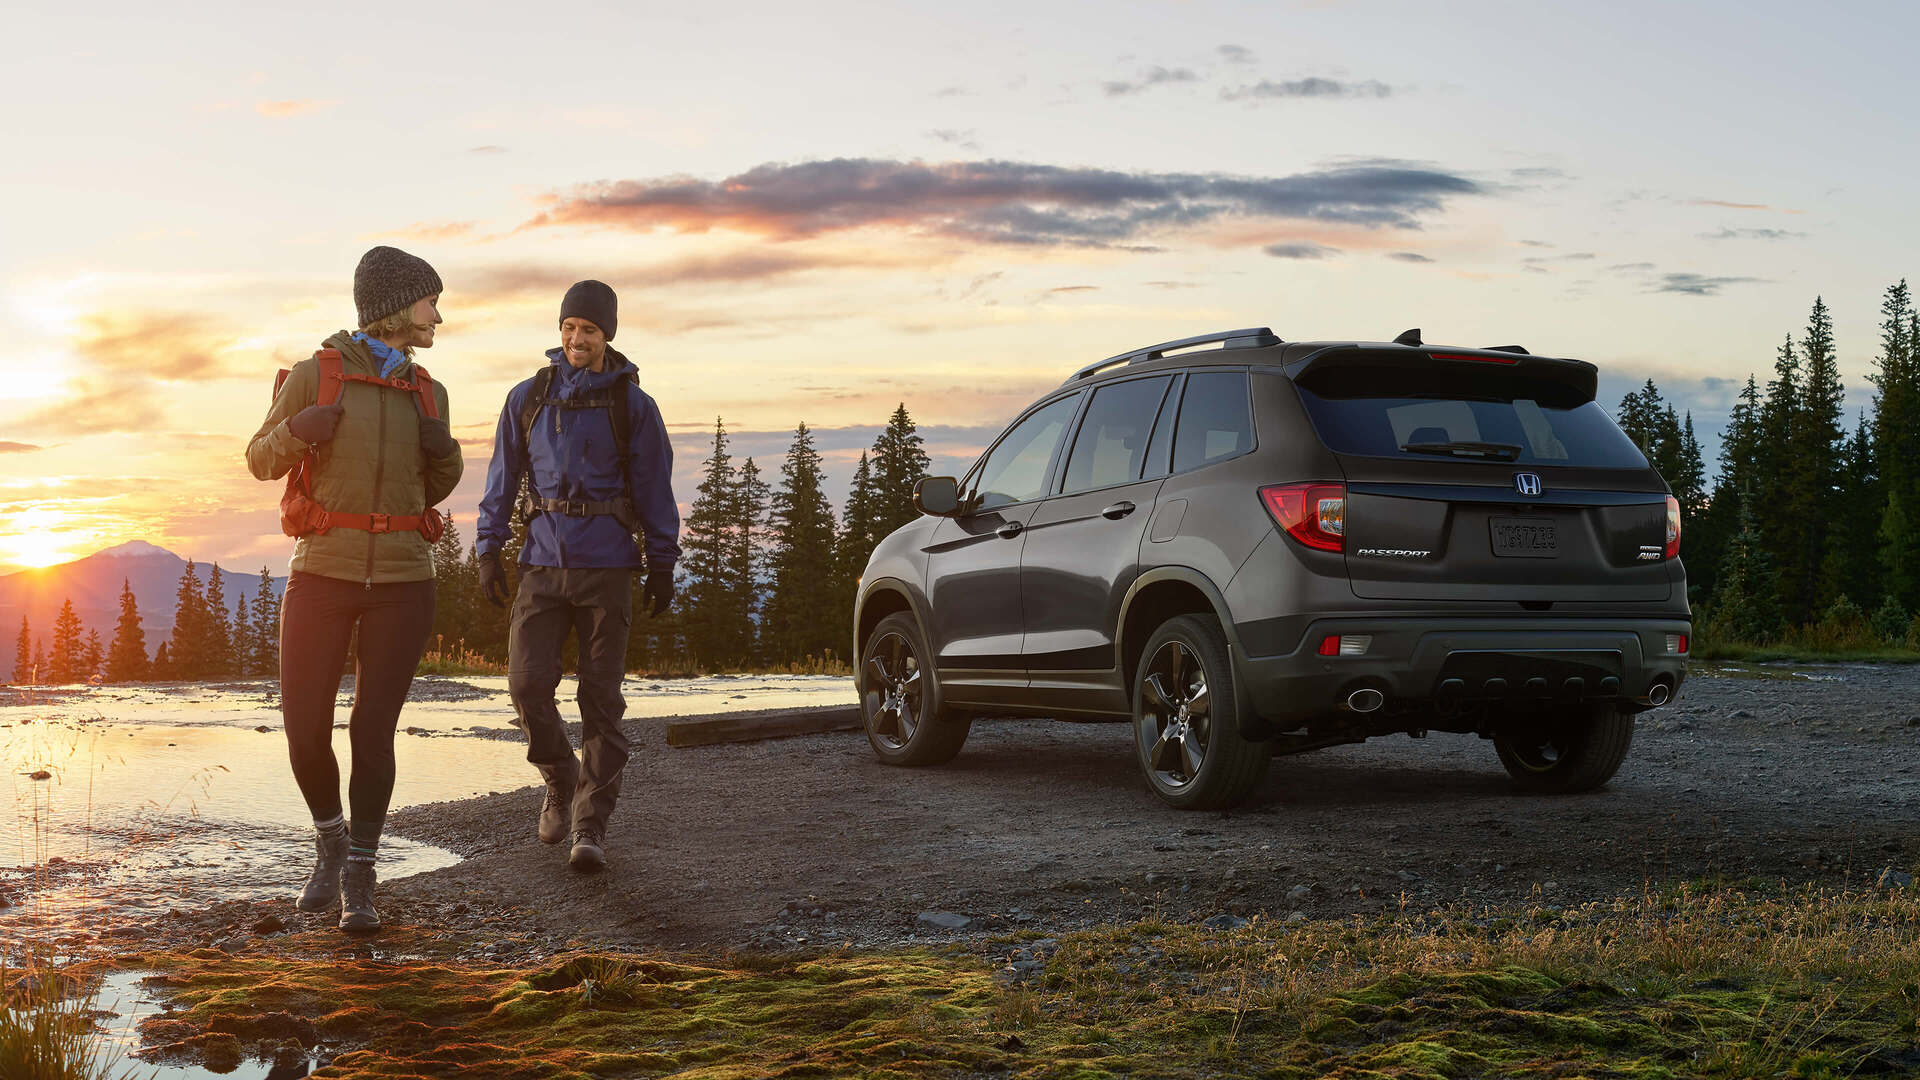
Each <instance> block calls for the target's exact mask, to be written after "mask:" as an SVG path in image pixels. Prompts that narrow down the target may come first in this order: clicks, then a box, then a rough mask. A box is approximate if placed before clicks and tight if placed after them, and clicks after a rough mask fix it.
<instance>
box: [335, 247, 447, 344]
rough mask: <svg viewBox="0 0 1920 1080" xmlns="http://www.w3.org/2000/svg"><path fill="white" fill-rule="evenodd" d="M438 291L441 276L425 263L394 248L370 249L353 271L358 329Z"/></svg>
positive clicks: (403, 309)
mask: <svg viewBox="0 0 1920 1080" xmlns="http://www.w3.org/2000/svg"><path fill="white" fill-rule="evenodd" d="M440 291H441V285H440V275H439V274H436V273H434V272H433V267H431V266H428V265H427V260H425V259H422V258H420V257H419V256H418V255H409V254H407V253H406V252H404V251H401V250H400V249H399V248H396V247H384V246H383V247H377V248H371V249H369V250H368V251H367V253H366V254H365V255H362V256H360V265H359V266H356V267H354V270H353V306H354V307H355V308H357V309H359V312H360V325H361V326H372V325H373V324H374V323H376V322H379V321H380V320H381V319H384V318H386V317H387V316H389V315H392V314H393V313H395V312H397V311H405V310H407V309H408V308H410V307H412V306H413V305H414V302H415V301H417V300H424V299H426V298H427V297H429V296H432V295H434V294H435V293H438V292H440Z"/></svg>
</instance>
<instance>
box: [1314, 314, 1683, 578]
mask: <svg viewBox="0 0 1920 1080" xmlns="http://www.w3.org/2000/svg"><path fill="white" fill-rule="evenodd" d="M1290 374H1292V375H1293V376H1294V382H1295V386H1296V387H1297V389H1298V390H1299V392H1300V397H1301V400H1302V402H1303V403H1304V405H1305V407H1306V410H1307V413H1308V415H1309V416H1310V417H1311V418H1312V421H1313V424H1314V427H1315V429H1316V431H1317V433H1318V434H1319V436H1320V439H1321V441H1322V442H1323V443H1324V444H1326V446H1327V447H1328V449H1330V450H1332V451H1333V452H1334V455H1335V457H1336V459H1337V460H1338V462H1339V464H1340V467H1341V469H1342V470H1343V471H1344V472H1345V474H1346V503H1345V521H1344V533H1345V543H1344V545H1343V546H1344V550H1345V557H1346V565H1347V574H1348V578H1349V579H1350V581H1351V582H1352V586H1353V591H1354V593H1355V594H1356V595H1358V596H1362V597H1367V598H1372V599H1382V600H1515V601H1522V602H1542V603H1546V602H1555V601H1584V602H1633V601H1641V602H1644V601H1656V600H1665V599H1667V598H1668V596H1669V595H1670V594H1671V592H1672V589H1673V581H1672V578H1673V572H1672V568H1670V567H1669V566H1668V565H1667V563H1668V562H1669V561H1670V560H1671V559H1672V558H1673V557H1674V556H1675V555H1676V554H1677V539H1678V537H1677V535H1675V536H1672V537H1670V536H1669V510H1668V500H1667V491H1668V489H1667V485H1666V483H1665V482H1664V481H1662V480H1661V478H1660V475H1659V473H1658V472H1656V471H1655V470H1654V469H1653V467H1652V466H1651V465H1649V464H1648V463H1647V460H1646V458H1645V456H1644V455H1642V454H1641V453H1640V450H1639V448H1637V447H1636V446H1634V444H1633V442H1632V440H1630V439H1628V438H1627V436H1626V435H1625V434H1624V433H1623V432H1621V430H1620V429H1619V427H1618V426H1617V425H1615V424H1614V422H1613V421H1612V419H1610V418H1609V417H1608V416H1607V415H1606V413H1605V412H1603V411H1602V410H1601V409H1600V406H1599V405H1597V404H1596V403H1595V402H1594V400H1593V387H1594V368H1593V366H1592V365H1591V364H1586V363H1582V362H1580V361H1574V360H1556V359H1551V358H1547V357H1534V356H1525V355H1521V354H1516V353H1510V352H1503V351H1494V350H1460V349H1442V348H1439V347H1429V348H1410V347H1395V346H1386V347H1378V348H1366V347H1358V348H1351V349H1339V350H1330V351H1329V352H1327V353H1323V354H1320V355H1318V356H1316V357H1313V358H1309V359H1308V360H1307V361H1305V362H1303V363H1302V364H1300V365H1298V366H1297V369H1296V370H1294V371H1291V372H1290ZM1674 527H1675V528H1676V529H1677V524H1676V525H1675V526H1674ZM1670 541H1671V542H1670Z"/></svg>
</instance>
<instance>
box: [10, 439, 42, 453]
mask: <svg viewBox="0 0 1920 1080" xmlns="http://www.w3.org/2000/svg"><path fill="white" fill-rule="evenodd" d="M41 449H44V447H39V446H35V445H33V444H32V443H23V442H6V441H4V440H0V454H30V453H32V452H34V451H35V450H41Z"/></svg>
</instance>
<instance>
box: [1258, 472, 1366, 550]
mask: <svg viewBox="0 0 1920 1080" xmlns="http://www.w3.org/2000/svg"><path fill="white" fill-rule="evenodd" d="M1260 501H1261V502H1264V503H1266V504H1267V513H1269V514H1272V515H1273V520H1274V522H1275V523H1276V524H1278V525H1279V526H1280V527H1281V528H1282V529H1285V530H1286V532H1287V535H1288V536H1291V537H1293V538H1294V539H1295V540H1298V541H1300V542H1301V543H1303V544H1305V545H1307V546H1308V547H1310V548H1317V549H1319V550H1320V551H1340V550H1342V549H1343V548H1344V546H1345V544H1346V532H1347V486H1346V485H1345V484H1327V483H1305V484H1274V485H1273V486H1271V487H1263V488H1261V489H1260Z"/></svg>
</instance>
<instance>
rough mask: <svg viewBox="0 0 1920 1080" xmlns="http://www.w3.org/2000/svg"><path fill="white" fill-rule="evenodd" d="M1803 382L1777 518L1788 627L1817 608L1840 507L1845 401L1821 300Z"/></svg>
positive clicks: (1803, 353)
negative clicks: (1832, 527)
mask: <svg viewBox="0 0 1920 1080" xmlns="http://www.w3.org/2000/svg"><path fill="white" fill-rule="evenodd" d="M1800 358H1801V362H1802V365H1803V368H1804V371H1805V381H1804V382H1802V383H1801V384H1800V400H1799V406H1798V409H1797V410H1796V415H1795V417H1794V419H1793V422H1792V423H1791V425H1790V426H1789V428H1788V429H1787V441H1786V454H1785V457H1784V460H1782V461H1781V462H1780V464H1781V469H1780V472H1779V477H1780V480H1781V483H1782V487H1781V489H1780V498H1779V501H1778V503H1777V504H1776V506H1777V509H1778V510H1779V511H1780V513H1779V514H1778V515H1774V516H1777V517H1781V518H1784V519H1785V520H1782V521H1777V522H1775V525H1776V528H1777V531H1778V534H1779V535H1780V537H1781V540H1782V542H1781V543H1780V544H1779V546H1777V547H1776V548H1774V551H1775V552H1776V553H1777V554H1778V555H1779V557H1780V561H1781V565H1780V567H1779V576H1780V583H1781V588H1780V598H1781V607H1782V609H1783V610H1784V612H1785V614H1786V617H1787V619H1788V621H1789V623H1790V624H1798V623H1803V622H1806V621H1807V620H1808V619H1809V618H1811V617H1812V616H1813V614H1814V612H1815V611H1816V610H1817V609H1818V608H1819V602H1818V601H1819V598H1820V584H1821V581H1820V576H1821V570H1822V568H1823V567H1824V565H1825V563H1826V548H1827V543H1828V538H1829V535H1830V527H1829V526H1828V525H1827V522H1828V521H1830V520H1831V519H1832V517H1833V516H1834V514H1835V513H1836V511H1837V509H1838V508H1837V505H1836V502H1835V500H1836V497H1837V495H1836V488H1837V487H1838V483H1839V477H1840V450H1841V446H1842V441H1841V440H1842V438H1843V436H1844V434H1845V433H1844V432H1843V431H1842V429H1841V427H1840V409H1841V404H1842V399H1841V394H1842V388H1841V385H1840V374H1839V367H1838V362H1837V360H1836V359H1835V356H1834V348H1833V320H1832V318H1831V317H1830V316H1829V315H1828V313H1827V305H1826V303H1825V302H1824V301H1823V300H1821V299H1820V298H1818V297H1816V298H1815V299H1814V302H1813V312H1812V314H1811V316H1809V318H1808V321H1807V332H1806V335H1805V337H1803V338H1802V339H1801V342H1800Z"/></svg>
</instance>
